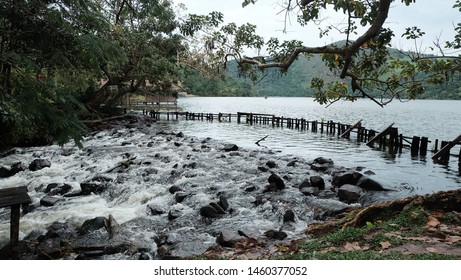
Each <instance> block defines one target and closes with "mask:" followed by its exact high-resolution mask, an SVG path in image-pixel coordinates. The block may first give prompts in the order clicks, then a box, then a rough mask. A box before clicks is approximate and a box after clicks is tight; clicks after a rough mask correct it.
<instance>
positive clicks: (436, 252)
mask: <svg viewBox="0 0 461 280" xmlns="http://www.w3.org/2000/svg"><path fill="white" fill-rule="evenodd" d="M426 251H428V252H429V253H434V254H438V253H439V252H440V251H439V250H437V248H434V247H427V248H426Z"/></svg>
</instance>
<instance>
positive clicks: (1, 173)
mask: <svg viewBox="0 0 461 280" xmlns="http://www.w3.org/2000/svg"><path fill="white" fill-rule="evenodd" d="M10 176H11V172H10V169H8V168H6V167H3V166H2V167H0V178H7V177H10Z"/></svg>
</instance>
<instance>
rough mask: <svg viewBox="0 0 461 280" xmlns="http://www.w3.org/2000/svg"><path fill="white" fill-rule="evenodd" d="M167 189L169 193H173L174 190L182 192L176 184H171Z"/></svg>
mask: <svg viewBox="0 0 461 280" xmlns="http://www.w3.org/2000/svg"><path fill="white" fill-rule="evenodd" d="M168 191H169V192H170V193H171V194H175V193H176V192H182V191H183V190H182V189H181V188H180V187H178V186H171V187H170V188H169V189H168Z"/></svg>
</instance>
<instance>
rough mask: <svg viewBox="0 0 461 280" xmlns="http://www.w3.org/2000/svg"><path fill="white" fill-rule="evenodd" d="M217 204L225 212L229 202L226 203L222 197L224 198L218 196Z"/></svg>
mask: <svg viewBox="0 0 461 280" xmlns="http://www.w3.org/2000/svg"><path fill="white" fill-rule="evenodd" d="M218 204H219V206H221V208H222V209H223V210H224V211H226V210H227V209H229V202H227V199H226V198H225V197H224V196H222V195H221V196H220V197H219V201H218Z"/></svg>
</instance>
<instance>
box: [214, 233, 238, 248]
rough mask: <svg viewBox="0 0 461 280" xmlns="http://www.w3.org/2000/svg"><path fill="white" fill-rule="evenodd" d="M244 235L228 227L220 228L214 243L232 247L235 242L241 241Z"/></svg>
mask: <svg viewBox="0 0 461 280" xmlns="http://www.w3.org/2000/svg"><path fill="white" fill-rule="evenodd" d="M243 238H244V237H242V236H240V235H239V234H238V233H237V232H235V231H232V230H230V229H224V230H222V231H221V232H220V233H219V235H218V237H217V238H216V243H218V244H219V245H221V246H223V247H233V246H234V245H235V243H237V242H239V241H241V240H242V239H243Z"/></svg>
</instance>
